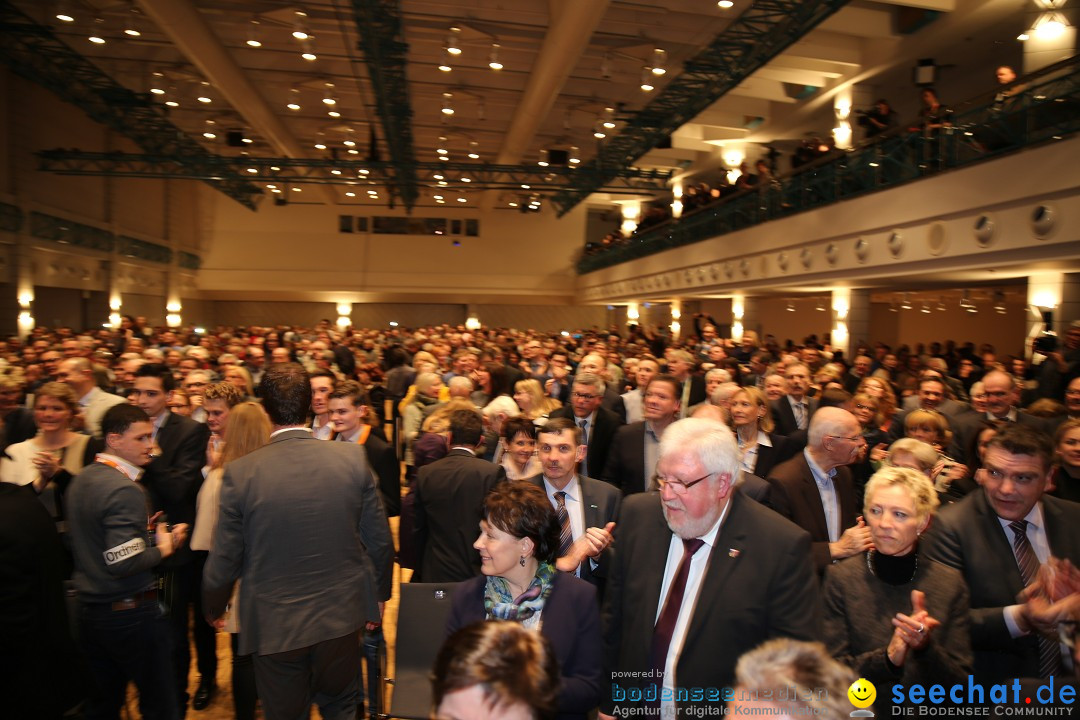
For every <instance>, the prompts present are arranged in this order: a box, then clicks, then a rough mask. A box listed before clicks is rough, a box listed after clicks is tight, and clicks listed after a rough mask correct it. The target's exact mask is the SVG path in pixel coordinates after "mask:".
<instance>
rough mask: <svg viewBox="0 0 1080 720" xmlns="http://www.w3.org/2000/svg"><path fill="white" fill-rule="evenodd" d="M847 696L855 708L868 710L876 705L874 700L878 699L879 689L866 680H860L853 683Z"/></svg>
mask: <svg viewBox="0 0 1080 720" xmlns="http://www.w3.org/2000/svg"><path fill="white" fill-rule="evenodd" d="M847 696H848V700H850V701H851V704H852V705H854V706H855V707H857V708H867V707H870V706H871V705H873V704H874V700H875V699H876V698H877V688H875V687H874V684H873V683H872V682H870V681H869V680H867V679H866V678H859V679H858V680H856V681H855V682H853V683H851V687H849V688H848V691H847Z"/></svg>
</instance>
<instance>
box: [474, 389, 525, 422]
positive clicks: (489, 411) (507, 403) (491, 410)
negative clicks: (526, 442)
mask: <svg viewBox="0 0 1080 720" xmlns="http://www.w3.org/2000/svg"><path fill="white" fill-rule="evenodd" d="M482 412H483V413H484V417H486V418H487V419H488V420H494V419H495V418H496V417H498V416H499V415H505V416H506V417H514V416H515V415H520V414H521V408H519V407H518V406H517V403H516V402H514V398H512V397H510V396H509V395H500V396H499V397H497V398H495V399H494V400H492V401H491V402H489V403H488V404H487V405H485V406H484V409H483V411H482Z"/></svg>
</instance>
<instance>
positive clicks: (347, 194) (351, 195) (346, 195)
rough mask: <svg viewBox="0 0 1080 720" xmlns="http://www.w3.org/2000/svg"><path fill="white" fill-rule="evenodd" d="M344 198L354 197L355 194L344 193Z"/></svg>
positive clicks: (350, 192)
mask: <svg viewBox="0 0 1080 720" xmlns="http://www.w3.org/2000/svg"><path fill="white" fill-rule="evenodd" d="M345 197H356V193H354V192H352V191H349V192H347V193H345Z"/></svg>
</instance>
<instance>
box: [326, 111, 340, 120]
mask: <svg viewBox="0 0 1080 720" xmlns="http://www.w3.org/2000/svg"><path fill="white" fill-rule="evenodd" d="M326 114H327V115H329V116H330V117H332V118H339V117H341V113H339V112H338V111H337V110H331V111H330V112H328V113H326Z"/></svg>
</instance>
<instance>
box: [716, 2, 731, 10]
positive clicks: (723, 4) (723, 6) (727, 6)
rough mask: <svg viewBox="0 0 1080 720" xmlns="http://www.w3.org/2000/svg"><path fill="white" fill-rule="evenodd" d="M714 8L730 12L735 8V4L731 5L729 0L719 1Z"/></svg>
mask: <svg viewBox="0 0 1080 720" xmlns="http://www.w3.org/2000/svg"><path fill="white" fill-rule="evenodd" d="M716 7H718V8H720V9H721V10H730V9H731V8H733V7H735V3H733V2H732V1H731V0H720V1H719V2H718V3H716Z"/></svg>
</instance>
